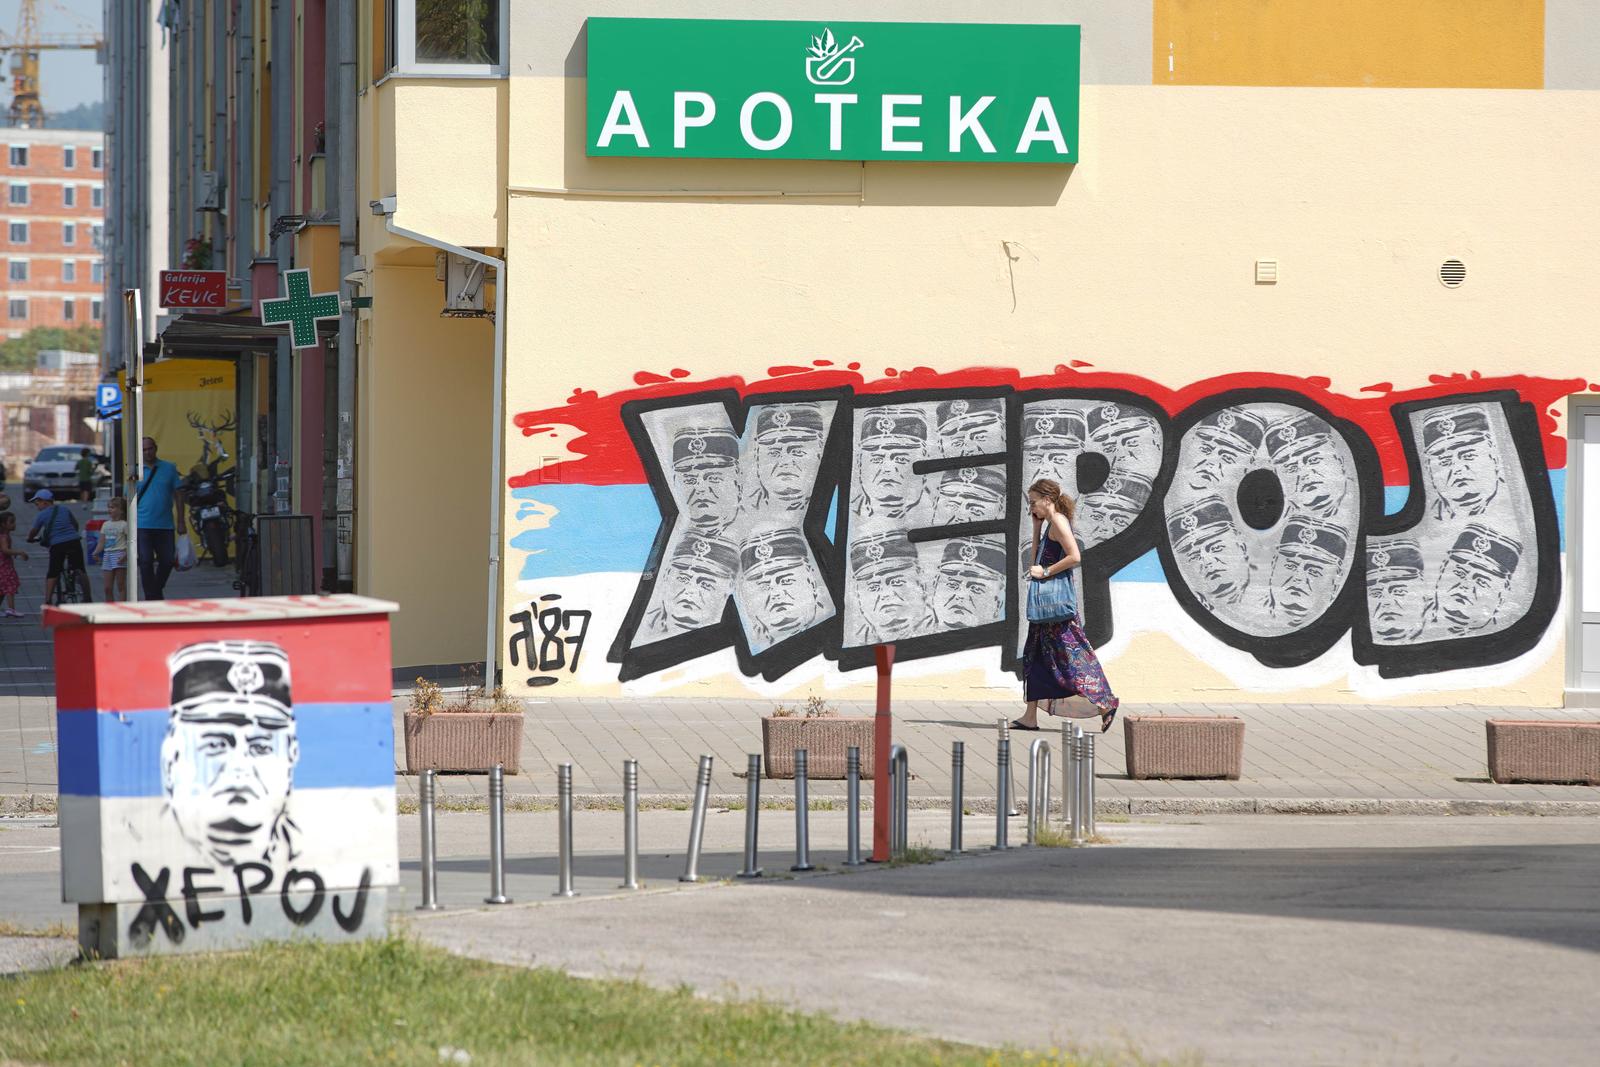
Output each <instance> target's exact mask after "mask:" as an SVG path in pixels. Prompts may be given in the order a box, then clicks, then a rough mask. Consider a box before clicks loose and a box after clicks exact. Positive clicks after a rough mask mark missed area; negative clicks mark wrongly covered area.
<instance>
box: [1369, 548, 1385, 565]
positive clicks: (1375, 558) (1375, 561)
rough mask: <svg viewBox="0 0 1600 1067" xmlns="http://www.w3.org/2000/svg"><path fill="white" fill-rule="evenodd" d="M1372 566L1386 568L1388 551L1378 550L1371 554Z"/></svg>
mask: <svg viewBox="0 0 1600 1067" xmlns="http://www.w3.org/2000/svg"><path fill="white" fill-rule="evenodd" d="M1372 565H1373V566H1374V567H1379V568H1382V567H1387V566H1388V565H1389V550H1388V549H1386V548H1380V549H1378V550H1377V551H1376V552H1374V553H1373V554H1372Z"/></svg>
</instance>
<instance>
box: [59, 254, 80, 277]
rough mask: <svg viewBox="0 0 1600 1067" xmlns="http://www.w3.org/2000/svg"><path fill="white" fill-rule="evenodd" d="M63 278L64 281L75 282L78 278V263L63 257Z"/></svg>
mask: <svg viewBox="0 0 1600 1067" xmlns="http://www.w3.org/2000/svg"><path fill="white" fill-rule="evenodd" d="M61 280H62V281H64V282H75V281H77V280H78V265H77V264H76V263H74V262H73V261H72V260H70V259H63V260H62V261H61Z"/></svg>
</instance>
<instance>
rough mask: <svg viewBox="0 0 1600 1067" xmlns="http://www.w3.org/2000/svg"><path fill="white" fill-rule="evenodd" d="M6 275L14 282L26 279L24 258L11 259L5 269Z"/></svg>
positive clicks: (26, 264) (26, 265)
mask: <svg viewBox="0 0 1600 1067" xmlns="http://www.w3.org/2000/svg"><path fill="white" fill-rule="evenodd" d="M6 277H8V278H10V279H11V280H12V281H14V282H25V281H27V280H28V261H27V260H25V259H13V260H12V261H11V263H10V266H9V268H8V269H7V271H6Z"/></svg>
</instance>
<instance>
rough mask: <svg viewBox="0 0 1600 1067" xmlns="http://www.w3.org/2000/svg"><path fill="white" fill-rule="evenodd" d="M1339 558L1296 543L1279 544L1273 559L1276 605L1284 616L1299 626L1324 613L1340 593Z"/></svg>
mask: <svg viewBox="0 0 1600 1067" xmlns="http://www.w3.org/2000/svg"><path fill="white" fill-rule="evenodd" d="M1342 573H1343V570H1342V568H1341V566H1340V561H1339V560H1334V559H1330V558H1329V557H1328V556H1327V554H1326V553H1323V552H1318V551H1310V550H1304V549H1302V548H1300V547H1299V546H1297V545H1294V544H1283V545H1280V546H1279V547H1278V551H1277V553H1276V555H1274V556H1273V558H1272V604H1273V608H1274V610H1275V611H1276V613H1277V614H1278V616H1279V617H1280V618H1282V619H1283V620H1285V621H1286V622H1288V623H1289V624H1290V625H1292V626H1299V625H1300V624H1301V623H1303V622H1305V621H1306V620H1307V619H1308V618H1310V617H1312V616H1313V615H1316V614H1320V613H1321V612H1322V611H1323V610H1325V609H1326V608H1327V607H1328V605H1329V604H1332V603H1333V600H1334V597H1336V596H1337V595H1338V593H1339V579H1340V577H1341V575H1342Z"/></svg>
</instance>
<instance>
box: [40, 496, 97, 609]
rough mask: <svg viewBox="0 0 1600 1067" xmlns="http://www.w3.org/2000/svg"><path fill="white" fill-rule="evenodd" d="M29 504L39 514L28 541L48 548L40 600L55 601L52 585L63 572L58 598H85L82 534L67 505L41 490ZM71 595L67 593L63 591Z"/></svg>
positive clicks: (86, 585) (54, 588)
mask: <svg viewBox="0 0 1600 1067" xmlns="http://www.w3.org/2000/svg"><path fill="white" fill-rule="evenodd" d="M33 506H34V508H35V509H36V510H37V511H38V513H39V517H38V518H36V519H34V520H33V529H31V530H29V531H28V540H29V541H38V542H39V543H40V544H42V545H44V546H45V547H46V548H48V549H49V550H50V567H49V569H48V570H46V571H45V576H44V602H45V603H46V604H54V603H57V600H56V585H57V583H58V582H59V581H60V579H61V576H62V574H63V573H65V574H66V575H67V581H68V584H67V585H66V586H65V587H63V589H62V592H63V594H64V595H63V596H62V598H61V599H63V600H67V601H68V602H76V601H80V600H81V601H85V602H87V601H89V600H93V599H94V597H93V596H92V595H91V594H90V592H89V576H88V575H87V574H85V573H84V565H83V534H81V533H80V532H78V520H77V518H76V517H74V516H73V514H72V509H71V508H66V507H62V506H61V505H60V504H58V503H56V498H55V494H54V493H52V492H51V491H50V490H48V489H41V490H39V491H38V492H37V493H35V494H34V495H33ZM69 593H70V594H71V595H70V596H68V595H66V594H69Z"/></svg>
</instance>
